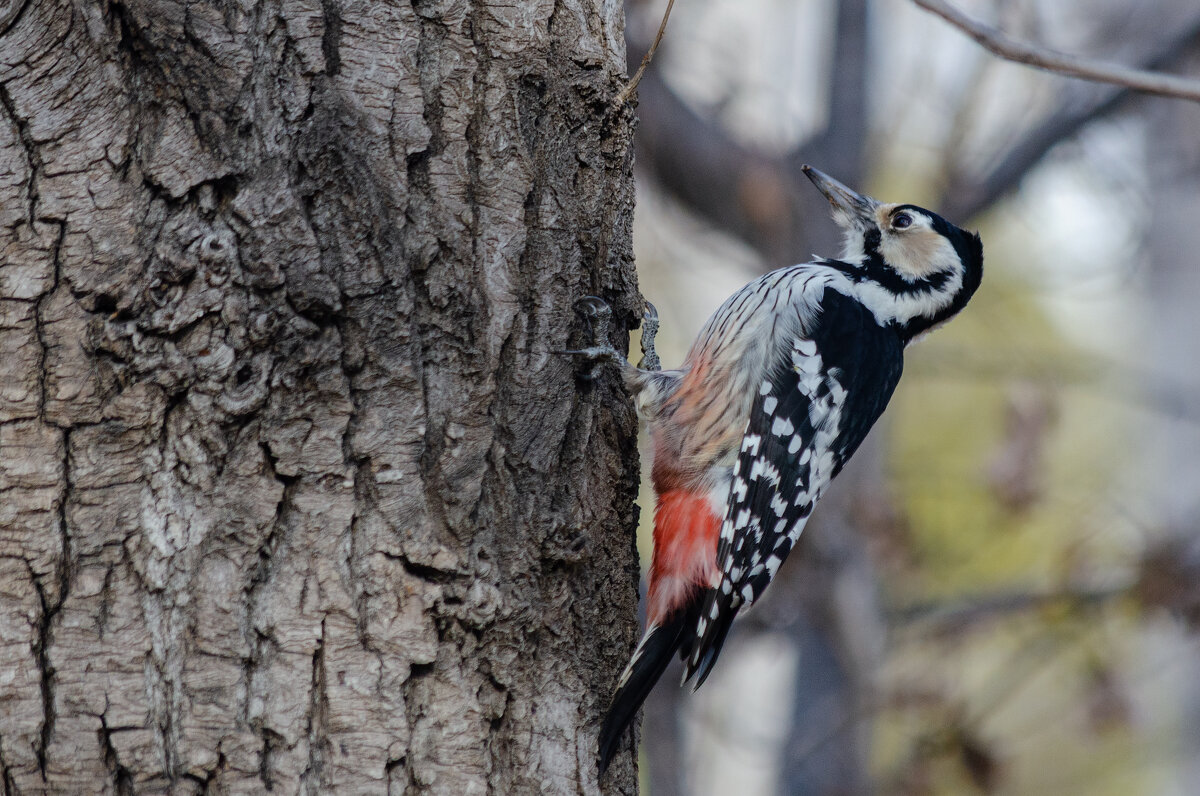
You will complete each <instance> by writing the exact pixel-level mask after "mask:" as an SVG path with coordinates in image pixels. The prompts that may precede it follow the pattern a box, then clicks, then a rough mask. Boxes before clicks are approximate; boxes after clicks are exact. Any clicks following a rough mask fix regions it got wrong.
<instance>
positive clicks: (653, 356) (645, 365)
mask: <svg viewBox="0 0 1200 796" xmlns="http://www.w3.org/2000/svg"><path fill="white" fill-rule="evenodd" d="M657 334H658V310H657V309H655V307H654V305H653V304H651V303H650V302H649V301H647V302H646V311H645V312H644V313H643V314H642V358H641V361H639V362H638V367H639V368H641V369H642V370H662V362H660V361H659V359H658V352H657V351H655V350H654V338H655V336H656V335H657Z"/></svg>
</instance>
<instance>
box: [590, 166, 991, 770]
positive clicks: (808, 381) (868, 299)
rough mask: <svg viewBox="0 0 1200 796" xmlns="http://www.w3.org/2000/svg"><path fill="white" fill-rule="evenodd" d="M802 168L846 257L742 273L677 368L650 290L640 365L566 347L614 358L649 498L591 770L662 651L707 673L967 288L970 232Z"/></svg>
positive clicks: (611, 353) (979, 261)
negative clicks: (642, 574) (634, 627)
mask: <svg viewBox="0 0 1200 796" xmlns="http://www.w3.org/2000/svg"><path fill="white" fill-rule="evenodd" d="M803 170H804V173H805V174H806V175H807V176H808V178H809V179H810V180H812V182H813V183H814V184H815V185H816V187H817V188H818V189H819V190H820V191H821V192H822V193H823V194H824V195H825V198H826V199H828V200H829V203H830V205H831V206H832V209H833V218H834V221H835V222H836V223H837V224H838V226H839V227H841V229H842V232H843V234H844V249H843V252H842V255H841V257H839V258H838V259H825V258H819V257H818V258H815V259H813V260H812V261H811V262H808V263H803V264H801V265H793V266H790V267H787V268H780V269H778V270H775V271H771V272H770V273H768V274H765V275H764V276H762V277H759V278H758V279H755V280H754V281H753V282H750V283H749V284H748V285H746V286H745V287H743V288H742V289H740V290H738V291H737V292H736V293H734V294H733V295H732V296H730V297H729V299H727V300H726V301H725V303H724V304H722V305H721V306H720V308H719V309H718V310H717V311H716V312H715V313H714V314H713V316H712V317H711V318H709V320H708V322H707V323H706V324H705V325H704V327H703V329H702V330H701V331H700V334H699V336H698V337H697V338H696V341H695V342H694V343H693V344H692V346H691V349H690V350H689V351H688V354H687V357H686V358H685V360H684V363H683V365H682V366H681V367H680V368H679V369H678V370H658V369H657V356H656V355H655V354H654V351H653V337H654V330H655V329H656V328H657V317H656V316H654V315H653V308H652V307H651V309H650V311H649V312H648V319H647V320H648V323H645V324H643V348H644V349H645V350H646V354H647V355H646V357H645V358H644V359H643V361H642V363H641V364H643V365H647V367H644V368H639V367H635V366H633V365H631V364H629V363H628V362H627V361H626V360H625V359H624V357H623V356H621V355H620V354H619V353H618V352H616V351H615V350H614V349H612V348H611V347H610V346H606V345H597V346H593V347H591V348H588V349H585V350H583V351H577V352H572V353H576V354H582V355H584V356H586V357H588V358H590V359H592V360H593V361H614V362H617V363H618V364H619V365H620V367H621V370H622V375H623V378H624V381H625V384H626V386H627V388H628V389H629V391H630V393H631V394H632V396H633V397H634V401H635V404H636V406H637V410H638V414H639V415H640V416H641V418H642V419H643V420H644V421H645V422H646V423H647V425H648V427H649V432H650V439H651V443H652V446H653V467H652V471H651V480H652V482H653V485H654V491H655V495H656V499H657V501H656V507H655V515H654V553H653V557H652V560H651V564H650V572H649V584H648V590H647V596H646V600H647V610H646V630H645V633H644V635H643V636H642V639H641V641H640V642H639V643H638V645H637V649H636V650H635V651H634V653H633V657H632V658H631V659H630V661H629V665H628V666H626V668H625V671H624V673H623V674H622V675H621V678H620V681H619V682H618V683H617V688H616V692H615V695H614V696H613V699H612V703H611V706H610V708H609V711H608V714H607V716H606V718H605V721H604V725H603V727H602V729H601V731H600V739H599V762H600V770H601V772H603V771H604V769H605V768H607V766H608V763H609V761H610V760H611V759H612V756H613V753H614V752H615V750H616V745H617V742H618V740H619V739H620V737H621V735H622V733H623V732H624V730H625V728H626V727H627V726H628V725H629V723H630V722H631V721H632V720H633V717H634V715H635V714H636V712H637V710H638V708H639V707H640V706H641V704H642V702H643V701H644V700H645V699H646V696H647V695H648V694H649V692H650V689H651V688H652V687H653V686H654V684H655V683H656V682H657V681H658V679H659V677H661V676H662V673H663V671H664V670H665V669H666V667H667V664H668V663H669V661H670V659H671V657H672V655H674V654H675V653H678V654H679V656H680V658H681V659H682V660H683V661H684V683H687V682H688V681H689V680H692V679H693V678H695V680H696V685H695V687H696V688H699V687H700V685H701V684H702V683H703V682H704V680H705V678H707V677H708V675H709V673H710V672H711V671H712V667H713V664H714V663H715V662H716V660H717V656H718V655H719V654H720V652H721V645H722V644H723V643H724V641H725V637H726V634H728V632H729V628H730V625H731V624H732V622H733V619H734V617H735V616H737V613H738V611H740V610H742V609H744V608H748V607H749V606H751V605H752V604H753V603H754V602H755V601H756V600H757V599H758V598H759V597H760V596H762V593H763V591H764V590H765V589H766V588H767V586H768V584H769V583H770V582H771V578H772V577H774V575H775V573H776V572H778V571H779V567H780V566H781V565H782V564H783V562H784V560H785V559H786V558H787V556H788V553H790V552H791V550H792V548H793V547H794V546H795V544H796V541H797V539H798V538H799V536H800V532H801V531H802V530H803V529H804V526H805V523H807V521H808V518H809V516H810V515H811V514H812V511H813V506H814V505H815V504H816V502H817V500H818V499H820V497H821V495H822V494H823V493H824V492H825V490H826V488H827V487H828V486H829V483H830V481H831V480H832V479H833V478H834V477H835V476H836V475H837V474H838V472H839V471H840V470H841V468H842V466H843V465H844V464H845V463H846V461H847V460H848V459H849V458H850V456H851V455H852V454H853V453H854V451H855V450H856V449H857V448H858V446H859V444H860V443H861V442H862V441H863V438H864V437H865V436H866V435H867V432H868V431H869V430H870V428H871V426H872V425H873V424H874V423H875V421H876V420H877V419H878V418H879V415H880V414H881V413H882V412H883V410H884V408H885V407H886V406H887V403H888V400H889V399H890V398H891V396H892V392H893V390H895V388H896V383H897V382H898V381H899V379H900V373H901V370H902V368H903V364H904V349H905V347H906V346H907V345H908V344H909V343H911V342H912V341H913V340H914V339H916V338H917V337H919V336H920V335H922V334H924V333H925V332H927V331H929V330H930V329H932V328H933V327H935V326H937V325H939V324H941V323H943V322H945V321H946V320H948V319H949V318H951V317H952V316H954V315H955V314H956V313H958V312H959V311H960V310H961V309H962V308H963V307H964V306H966V304H967V301H968V300H969V299H970V298H971V296H972V294H974V293H975V290H976V289H977V288H978V287H979V283H980V280H981V278H982V276H983V244H982V243H981V241H980V239H979V236H978V235H977V234H972V233H969V232H966V231H964V230H962V229H960V228H958V227H956V226H954V225H953V224H951V223H949V222H948V221H946V220H945V219H943V218H942V217H941V216H939V215H937V214H936V213H933V212H931V211H929V210H926V209H924V208H921V207H917V206H915V205H911V204H885V203H882V202H879V201H877V200H875V199H872V198H870V197H868V196H863V195H861V194H858V193H856V192H854V191H852V190H851V189H850V188H848V187H846V186H845V185H843V184H841V183H840V182H838V181H837V180H834V179H833V178H831V177H829V176H828V175H826V174H823V173H821V172H820V171H817V170H816V169H814V168H811V167H809V166H805V167H804V169H803ZM601 305H602V302H599V300H598V299H596V300H594V302H593V304H592V305H590V306H591V310H592V311H593V312H594V313H596V312H603V311H607V306H606V305H603V306H601Z"/></svg>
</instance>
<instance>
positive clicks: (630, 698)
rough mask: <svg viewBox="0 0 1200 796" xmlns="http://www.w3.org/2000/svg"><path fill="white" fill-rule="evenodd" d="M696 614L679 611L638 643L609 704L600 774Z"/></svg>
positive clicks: (647, 633)
mask: <svg viewBox="0 0 1200 796" xmlns="http://www.w3.org/2000/svg"><path fill="white" fill-rule="evenodd" d="M693 613H694V612H693V611H687V610H682V611H676V612H675V613H674V614H673V615H672V616H671V617H670V618H669V619H668V620H667V621H666V622H664V623H663V624H661V625H653V624H652V625H650V627H648V628H646V633H645V635H643V636H642V640H641V641H640V642H639V643H638V646H637V650H635V651H634V653H633V658H632V659H630V661H629V665H628V666H626V667H625V673H624V674H622V675H621V680H620V682H619V683H618V684H617V692H616V693H615V694H614V695H613V699H612V704H611V705H609V708H608V715H606V716H605V717H604V726H603V727H602V728H601V730H600V773H601V774H603V773H604V770H605V769H606V768H608V764H609V761H611V760H612V757H613V754H614V753H615V752H616V749H617V741H619V740H620V739H621V735H622V734H623V733H624V732H625V728H626V727H628V726H629V723H630V722H631V721H633V717H634V716H635V715H636V714H637V711H638V708H640V707H641V706H642V703H643V702H644V701H645V700H646V697H647V696H649V694H650V689H652V688H653V687H654V684H655V683H657V682H658V678H660V677H662V674H663V672H664V671H666V669H667V664H669V663H670V662H671V656H672V655H673V654H674V653H675V650H677V649H679V647H680V646H681V645H682V644H683V642H684V636H685V635H686V633H687V632H688V631H689V629H690V623H691V622H694V617H692V615H693Z"/></svg>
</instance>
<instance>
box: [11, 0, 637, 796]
mask: <svg viewBox="0 0 1200 796" xmlns="http://www.w3.org/2000/svg"><path fill="white" fill-rule="evenodd" d="M622 26H623V18H622V9H621V4H620V3H619V2H616V0H530V2H521V3H511V2H499V1H493V0H474V2H468V1H467V0H413V2H411V3H410V2H407V1H406V2H373V1H372V0H260V2H250V0H241V2H235V0H212V1H211V2H203V1H198V0H189V1H188V2H180V1H177V0H121V1H120V2H108V3H90V2H72V1H71V0H39V1H38V2H31V1H30V0H25V1H24V2H21V0H13V2H10V3H9V4H8V5H7V6H6V7H5V6H2V5H0V247H2V249H0V250H2V251H3V261H2V262H0V603H2V606H0V770H2V772H3V780H2V781H3V783H4V792H5V793H10V794H17V793H42V792H50V793H101V792H104V793H133V792H137V793H154V792H171V793H189V792H195V793H199V792H213V793H257V792H263V791H264V790H273V791H274V792H278V793H332V792H343V793H383V792H392V793H401V792H404V793H445V794H473V793H479V794H484V793H497V794H510V793H513V794H515V793H531V792H547V793H567V794H573V793H583V792H588V793H596V792H599V790H598V788H597V785H596V783H595V764H594V762H593V756H594V744H595V722H596V719H597V717H598V714H599V712H600V710H601V709H602V708H603V703H604V700H605V699H606V697H607V690H608V689H609V688H610V687H611V684H612V680H613V678H614V677H615V674H616V672H618V671H619V669H620V667H621V665H622V664H623V663H624V659H625V656H626V655H627V654H628V652H629V649H630V646H631V642H632V640H633V634H634V632H635V627H634V614H635V610H634V608H635V600H636V591H635V588H634V583H635V578H636V568H635V563H634V552H633V541H632V529H633V526H634V507H633V496H634V494H635V490H636V469H635V467H633V466H632V463H634V462H636V459H635V458H633V457H634V456H635V454H634V447H633V445H634V437H633V434H634V420H633V416H632V413H631V411H630V410H629V409H628V404H627V402H625V401H623V400H622V396H621V394H620V393H619V392H618V391H617V388H616V387H615V382H614V380H613V379H611V378H606V379H602V380H601V381H600V382H599V383H598V384H596V385H595V386H583V387H581V386H579V385H577V384H576V382H575V379H574V376H573V371H572V365H571V363H569V362H568V361H566V360H565V359H564V358H563V357H560V356H555V355H553V354H552V353H549V352H550V351H551V350H553V349H561V348H564V347H566V344H567V342H568V335H569V333H570V331H571V329H572V328H573V325H574V324H575V321H574V315H573V312H572V310H571V307H572V303H573V302H574V301H575V300H576V299H578V298H579V297H581V296H582V295H584V294H587V293H595V294H599V295H602V296H605V297H607V298H608V299H609V300H610V302H611V303H612V304H613V306H614V308H615V311H616V318H617V321H618V323H617V324H616V327H617V328H616V329H615V331H614V338H613V341H614V343H616V344H617V345H621V344H622V343H623V342H624V340H625V332H624V329H625V328H627V327H629V326H631V325H633V324H634V323H635V319H636V316H637V307H638V304H639V301H640V300H639V299H638V297H637V291H636V284H635V277H634V273H633V268H632V262H631V259H632V258H631V248H630V222H631V215H632V203H633V200H632V190H631V163H630V159H631V155H630V136H631V123H630V115H629V112H628V111H627V110H620V111H614V110H612V109H611V108H610V107H609V101H610V99H611V97H612V96H613V95H614V94H615V93H616V91H617V90H619V88H620V86H621V81H622V76H623V71H624V43H623V38H622V37H623V30H622ZM606 785H607V786H608V787H607V792H618V791H619V792H626V793H628V792H632V791H633V790H634V785H633V769H632V760H631V757H628V756H627V757H626V758H625V759H624V760H622V761H619V763H618V765H617V766H615V767H614V773H613V774H612V775H610V776H609V778H608V779H607V780H606Z"/></svg>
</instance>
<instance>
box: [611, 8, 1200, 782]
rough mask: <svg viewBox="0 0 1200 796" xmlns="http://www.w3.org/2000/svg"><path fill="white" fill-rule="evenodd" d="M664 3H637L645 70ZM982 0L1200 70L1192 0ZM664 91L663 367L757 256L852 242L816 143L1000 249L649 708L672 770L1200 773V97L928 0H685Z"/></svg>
mask: <svg viewBox="0 0 1200 796" xmlns="http://www.w3.org/2000/svg"><path fill="white" fill-rule="evenodd" d="M665 5H666V2H665V0H661V2H660V0H653V1H650V0H647V1H646V2H630V3H629V6H628V10H629V29H628V35H629V47H630V49H629V53H630V56H629V60H630V66H631V71H632V68H633V67H636V65H637V63H638V62H639V61H640V59H641V57H642V55H643V54H644V53H645V51H646V49H647V48H648V46H649V43H650V41H651V40H652V39H653V36H654V33H655V31H656V30H657V28H658V24H659V21H660V20H661V18H662V13H663V10H664V8H665ZM957 6H958V7H959V8H961V9H962V10H964V11H967V12H969V13H970V14H972V15H973V16H975V17H976V18H978V19H981V20H984V21H987V22H989V23H991V24H994V25H997V26H999V27H1000V28H1002V29H1004V30H1005V31H1007V32H1008V33H1010V34H1012V35H1014V36H1016V37H1018V38H1021V39H1025V40H1031V41H1036V42H1040V43H1043V44H1046V45H1048V46H1050V47H1054V48H1056V49H1059V50H1064V51H1067V52H1072V53H1076V54H1081V55H1087V56H1091V57H1095V58H1099V59H1102V60H1105V61H1110V62H1113V63H1121V64H1126V65H1134V66H1138V67H1142V68H1147V69H1157V70H1162V71H1167V72H1173V73H1178V74H1184V75H1189V74H1190V75H1195V76H1196V77H1197V79H1198V80H1200V6H1197V4H1196V3H1195V0H1159V2H1135V3H1130V2H1128V0H959V1H958V2H957ZM638 113H639V116H640V118H641V122H640V128H639V133H638V135H639V140H638V145H637V146H638V149H637V153H638V154H637V158H638V163H637V180H638V186H639V187H638V190H639V194H638V221H637V227H636V231H635V241H636V246H637V256H638V270H639V273H640V275H641V286H642V291H643V293H644V294H645V296H646V297H647V299H649V300H650V301H652V302H654V303H655V304H656V305H657V307H658V309H659V312H660V315H661V317H662V332H661V333H660V337H659V340H660V353H661V354H662V355H663V360H664V364H665V366H666V367H673V366H675V365H677V364H678V363H679V362H680V360H681V359H682V357H683V354H684V352H685V350H686V348H687V345H688V344H689V343H690V341H691V339H692V337H693V336H694V335H695V334H696V332H697V331H698V329H699V328H700V326H701V324H702V323H703V322H704V320H705V319H706V318H707V317H708V315H709V314H710V313H711V312H712V311H713V310H714V309H715V308H716V307H717V306H718V305H719V304H720V303H721V301H723V300H724V299H725V298H726V297H727V296H728V295H729V294H730V293H731V292H733V290H735V289H736V288H737V287H739V286H740V285H742V284H744V283H745V282H746V281H748V280H749V279H750V278H752V277H754V276H755V275H757V274H759V273H761V272H763V271H765V270H768V269H770V268H774V267H778V266H781V265H787V264H791V263H794V262H800V261H804V260H807V259H808V258H809V255H810V254H811V253H814V252H816V253H820V254H822V255H830V256H833V255H836V254H837V253H838V252H839V246H838V242H837V235H836V232H835V228H834V226H833V224H832V222H831V221H830V219H829V216H828V213H827V205H826V204H825V202H824V200H823V199H822V198H821V197H820V195H819V194H818V193H817V192H816V191H815V190H814V189H813V188H812V186H811V185H809V184H808V182H807V180H805V179H804V178H803V176H802V175H801V173H800V168H799V167H800V165H801V164H803V163H811V164H813V165H814V166H816V167H818V168H820V169H822V170H823V171H825V172H827V173H829V174H831V175H833V176H835V177H837V178H838V179H840V180H842V181H843V182H846V183H847V184H849V185H851V186H852V187H856V188H859V189H862V190H864V191H865V192H867V193H870V194H871V195H873V196H876V197H877V198H879V199H882V200H884V201H903V202H913V203H916V204H920V205H923V206H926V207H930V208H933V209H936V210H938V211H939V212H941V213H942V214H943V215H946V216H947V217H948V218H950V219H951V220H953V221H955V222H957V223H959V224H960V225H963V226H967V227H970V228H973V229H978V230H980V232H981V234H982V236H983V240H984V247H985V252H986V261H987V267H986V276H985V278H984V284H983V287H982V288H981V290H980V292H979V293H978V294H977V296H976V297H975V299H974V300H973V302H972V305H971V306H970V307H969V308H968V309H967V311H965V312H964V313H963V314H962V315H961V316H959V317H958V318H957V319H955V320H954V321H953V322H952V323H951V324H950V325H949V326H947V327H946V328H944V329H942V330H939V331H937V332H936V333H935V334H933V335H931V336H930V337H929V338H928V339H925V340H923V341H921V342H919V343H918V344H916V345H914V346H913V347H911V348H910V349H909V351H908V354H907V360H906V372H905V377H904V379H903V380H902V382H901V384H900V388H899V390H898V392H897V394H896V396H895V398H894V399H893V400H892V403H891V406H890V408H889V409H888V411H887V413H886V414H885V416H884V418H883V419H882V420H881V421H880V423H879V425H878V426H877V427H876V429H875V431H874V432H873V433H872V435H871V437H870V439H869V441H868V443H867V444H866V445H865V446H864V447H863V449H862V450H861V451H860V452H859V453H858V454H857V456H856V458H855V460H854V461H853V462H852V464H851V465H850V466H849V467H847V469H846V471H845V472H844V473H843V474H842V476H841V477H840V479H839V481H838V482H835V489H833V490H831V492H830V494H828V495H827V497H826V498H825V499H824V500H823V502H822V504H821V506H820V507H819V508H818V510H817V512H816V514H815V515H814V518H813V521H812V522H811V523H810V524H809V526H808V529H807V530H806V531H805V535H804V537H803V540H802V543H801V545H800V546H799V548H798V552H796V553H794V554H793V555H792V557H791V558H790V559H789V561H788V563H787V565H786V566H785V567H784V568H783V570H782V571H781V573H780V575H779V577H778V578H777V579H776V584H775V585H774V586H773V587H772V589H771V590H770V591H768V592H767V596H766V598H765V599H764V600H763V602H762V603H760V604H759V605H758V606H756V608H755V609H754V610H753V611H751V612H749V614H747V615H744V619H743V620H742V621H740V622H739V623H738V624H737V625H736V626H735V630H734V635H735V636H736V639H735V640H732V641H731V642H730V643H729V644H728V645H727V646H726V647H725V653H724V654H723V656H722V659H721V662H720V665H719V666H718V667H717V669H716V671H715V672H714V674H713V676H712V677H711V679H710V680H709V681H708V683H707V684H706V685H705V687H704V689H703V690H702V691H700V692H699V693H698V694H695V695H692V694H691V693H690V692H685V691H682V690H680V689H678V688H675V687H674V683H673V682H670V681H672V680H674V682H678V680H677V679H676V678H677V675H678V672H676V675H675V677H673V676H672V675H671V674H670V673H668V675H667V677H666V678H664V683H663V685H662V687H660V688H659V689H657V691H656V692H655V693H654V695H653V696H652V698H651V700H650V702H649V703H648V704H647V709H646V717H645V724H644V729H643V735H642V737H643V767H642V771H643V778H644V788H645V792H646V793H649V794H650V795H651V796H675V794H689V795H694V796H703V795H705V794H738V795H739V796H756V795H757V794H764V795H766V794H859V793H878V794H971V793H1000V794H1122V795H1124V794H1181V795H1185V794H1197V793H1200V639H1198V637H1197V631H1198V629H1200V627H1198V623H1200V535H1198V533H1197V532H1198V531H1200V368H1198V367H1197V364H1198V363H1200V106H1197V104H1195V103H1189V102H1185V101H1180V100H1171V99H1163V98H1158V97H1146V96H1139V95H1136V94H1133V93H1130V92H1129V91H1127V90H1124V89H1122V88H1120V87H1114V86H1104V85H1096V84H1090V83H1085V82H1081V81H1077V80H1071V79H1068V78H1064V77H1060V76H1056V75H1052V74H1047V73H1045V72H1038V71H1034V70H1031V69H1029V68H1026V67H1022V66H1018V65H1015V64H1010V63H1006V62H1003V61H1000V60H998V59H996V58H995V57H993V56H992V55H990V54H988V53H986V52H985V51H984V50H982V49H981V48H980V47H979V46H978V45H976V44H975V43H974V42H972V41H971V40H970V39H968V38H967V37H965V36H964V35H963V34H962V33H960V32H959V31H957V30H956V29H954V28H952V27H950V26H949V25H947V24H946V23H945V22H944V21H942V20H941V19H939V18H937V17H934V16H932V15H930V14H928V13H925V12H923V11H921V10H920V9H918V8H917V7H916V6H915V5H914V4H913V3H912V2H911V1H910V0H841V2H838V0H686V2H680V3H678V4H677V5H676V7H675V9H674V11H673V13H672V16H671V19H670V24H669V26H668V28H667V34H666V37H665V39H664V41H663V44H662V46H661V48H660V49H659V51H658V54H657V56H656V57H655V60H654V62H653V64H652V66H651V67H650V69H649V71H648V72H647V74H646V76H645V78H644V80H643V81H642V83H641V86H640V88H639V105H638ZM641 505H642V506H643V508H644V511H643V528H642V532H641V540H640V544H641V550H642V555H643V561H648V560H649V550H650V544H649V538H650V518H651V512H650V510H649V509H650V507H651V506H652V505H653V499H652V495H651V492H650V490H649V488H648V486H647V487H645V488H644V489H643V496H642V500H641Z"/></svg>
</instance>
